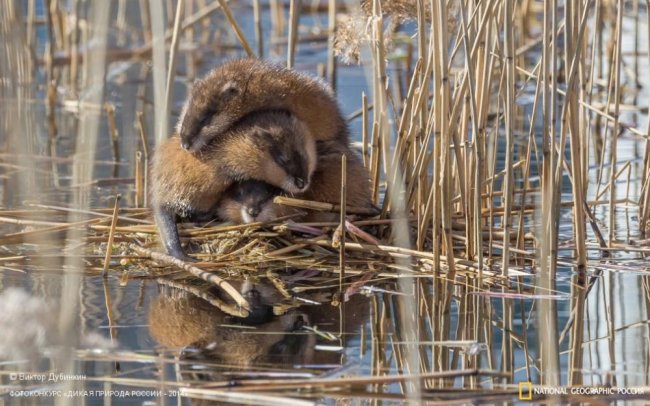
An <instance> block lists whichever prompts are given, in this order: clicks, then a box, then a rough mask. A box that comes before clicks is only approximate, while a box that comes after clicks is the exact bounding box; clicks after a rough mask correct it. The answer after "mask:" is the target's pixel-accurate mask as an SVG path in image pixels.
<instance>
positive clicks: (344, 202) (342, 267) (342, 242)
mask: <svg viewBox="0 0 650 406" xmlns="http://www.w3.org/2000/svg"><path fill="white" fill-rule="evenodd" d="M346 175H347V159H346V156H345V155H341V202H340V204H341V213H340V217H339V229H340V230H341V240H340V244H339V300H340V302H341V303H343V302H344V300H343V294H344V292H343V279H344V278H345V238H346V234H347V232H346V231H347V227H346V219H345V214H346V210H345V208H346V206H347V189H348V188H347V176H346Z"/></svg>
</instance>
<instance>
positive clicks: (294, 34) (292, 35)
mask: <svg viewBox="0 0 650 406" xmlns="http://www.w3.org/2000/svg"><path fill="white" fill-rule="evenodd" d="M299 3H300V0H289V33H288V34H287V35H288V42H287V68H290V69H291V68H293V67H294V63H295V58H296V56H295V55H296V42H297V38H298V22H299V20H300V4H299Z"/></svg>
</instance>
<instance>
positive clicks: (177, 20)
mask: <svg viewBox="0 0 650 406" xmlns="http://www.w3.org/2000/svg"><path fill="white" fill-rule="evenodd" d="M176 1H177V3H176V13H175V15H174V28H173V30H172V42H171V46H170V49H169V63H168V64H167V81H166V86H165V98H164V100H163V107H162V113H163V116H162V117H161V118H162V119H164V120H165V124H164V127H163V128H164V135H158V136H160V137H167V136H168V131H167V124H168V123H169V119H168V117H169V111H170V109H171V104H172V98H173V95H174V77H175V76H176V54H177V53H178V40H179V36H180V29H181V20H182V18H183V11H184V9H185V7H184V2H185V0H176ZM169 6H170V7H169V8H168V10H169V17H170V18H171V3H170V4H169ZM159 141H160V140H159ZM160 142H162V141H160ZM158 145H159V144H158Z"/></svg>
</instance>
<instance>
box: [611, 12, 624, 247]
mask: <svg viewBox="0 0 650 406" xmlns="http://www.w3.org/2000/svg"><path fill="white" fill-rule="evenodd" d="M615 32H616V35H615V36H616V46H615V48H614V60H613V61H612V63H613V65H614V74H613V86H614V114H613V116H614V126H613V128H612V131H611V134H610V137H611V141H610V144H609V154H610V157H609V162H610V164H611V165H612V166H611V168H610V177H609V201H610V203H609V232H608V234H609V235H608V241H609V245H610V246H611V244H612V243H613V242H614V241H615V240H616V205H615V204H614V201H615V200H616V179H615V177H614V174H615V173H616V157H617V148H618V136H619V110H620V102H621V64H622V63H623V62H622V56H621V52H622V50H621V49H622V47H623V45H622V44H621V40H622V39H623V1H622V0H618V2H617V6H616V31H615ZM610 66H611V65H610ZM608 105H609V104H608Z"/></svg>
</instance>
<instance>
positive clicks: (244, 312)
mask: <svg viewBox="0 0 650 406" xmlns="http://www.w3.org/2000/svg"><path fill="white" fill-rule="evenodd" d="M129 248H131V249H132V250H133V251H135V252H137V253H138V254H140V255H142V256H144V257H147V258H151V259H153V260H154V261H159V262H162V263H164V264H167V265H173V266H175V267H177V268H180V269H182V270H184V271H187V272H189V273H191V274H192V275H194V276H196V277H197V278H200V279H203V280H204V281H206V282H210V283H212V284H214V285H216V286H218V287H219V288H221V289H222V290H223V291H224V292H226V293H227V294H228V296H230V297H231V298H232V299H233V300H234V301H235V303H237V305H238V306H239V307H241V309H238V310H237V312H236V313H237V316H238V317H247V316H248V311H249V310H250V305H249V304H248V302H247V301H246V299H244V297H243V296H242V295H241V294H240V293H239V292H238V291H237V290H236V289H235V288H233V287H232V285H231V284H230V283H228V282H227V281H225V280H223V279H222V278H220V277H219V276H217V275H215V274H213V273H209V272H206V271H204V270H202V269H200V268H197V267H196V266H194V265H191V264H189V263H187V262H184V261H181V260H180V259H178V258H174V257H172V256H170V255H167V254H163V253H160V252H154V251H151V250H149V249H147V248H144V247H140V246H138V245H136V244H129Z"/></svg>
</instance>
